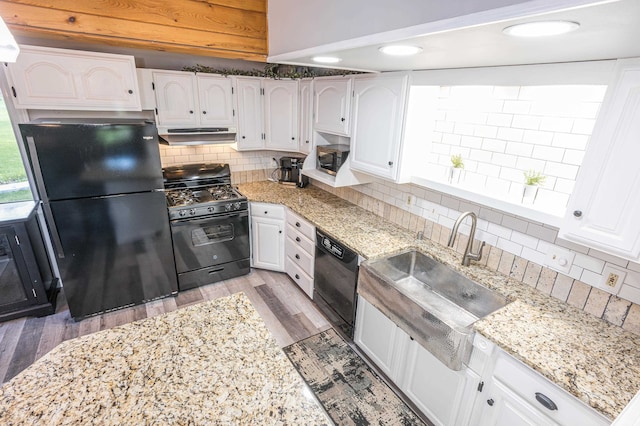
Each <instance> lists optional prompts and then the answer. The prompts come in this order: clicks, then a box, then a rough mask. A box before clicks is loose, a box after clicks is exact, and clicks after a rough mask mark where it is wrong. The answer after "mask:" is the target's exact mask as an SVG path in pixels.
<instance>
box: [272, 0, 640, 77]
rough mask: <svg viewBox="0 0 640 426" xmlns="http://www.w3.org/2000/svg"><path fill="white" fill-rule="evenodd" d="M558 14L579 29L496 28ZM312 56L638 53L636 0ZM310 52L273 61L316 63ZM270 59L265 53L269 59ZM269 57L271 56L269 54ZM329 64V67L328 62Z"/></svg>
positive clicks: (543, 57) (511, 60)
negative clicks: (524, 33)
mask: <svg viewBox="0 0 640 426" xmlns="http://www.w3.org/2000/svg"><path fill="white" fill-rule="evenodd" d="M543 19H563V20H569V21H575V22H579V23H580V28H579V29H578V30H576V31H574V32H572V33H569V34H565V35H562V36H554V37H543V38H537V39H531V38H514V37H509V36H506V35H504V34H503V33H502V29H503V28H505V27H507V26H510V25H513V24H516V23H521V22H530V21H537V20H543ZM395 43H398V44H400V43H403V44H404V43H406V44H412V45H417V46H420V47H422V48H423V51H422V52H421V53H420V54H418V55H415V56H411V57H391V56H387V55H384V54H382V53H380V52H379V51H378V48H379V47H380V46H383V45H385V44H395ZM314 50H315V51H314V52H313V56H315V55H319V54H322V55H323V56H324V55H331V56H338V57H340V58H342V61H341V62H340V63H339V64H338V65H339V68H345V69H355V70H368V71H394V70H419V69H442V68H467V67H481V66H497V65H522V64H539V63H556V62H575V61H587V60H600V59H616V58H629V57H640V0H620V1H615V2H607V3H604V4H597V5H592V6H587V7H582V8H576V9H573V10H568V11H562V12H553V13H547V14H542V15H536V16H529V17H526V18H519V19H513V20H507V21H502V22H495V23H489V24H484V25H478V26H474V27H469V28H462V29H456V30H449V31H444V32H440V33H436V34H427V35H421V36H418V37H413V38H408V39H403V40H388V43H379V42H378V43H376V44H371V45H368V46H363V47H357V48H352V49H342V50H340V49H337V50H330V48H329V49H328V50H323V49H322V48H320V49H314ZM311 56H312V55H307V56H299V57H291V56H289V57H287V58H286V60H278V61H277V62H281V63H289V64H299V65H309V66H318V64H316V63H314V62H313V61H312V60H311ZM269 59H270V60H271V58H269ZM274 59H275V58H274ZM332 67H334V66H332Z"/></svg>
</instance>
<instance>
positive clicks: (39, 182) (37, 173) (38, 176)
mask: <svg viewBox="0 0 640 426" xmlns="http://www.w3.org/2000/svg"><path fill="white" fill-rule="evenodd" d="M25 139H26V140H27V146H28V147H29V154H30V155H29V158H30V159H31V163H32V164H33V177H34V178H35V180H36V186H37V187H38V193H39V195H40V197H41V198H42V201H44V203H45V206H46V205H47V203H48V202H49V196H48V195H47V190H46V188H45V186H44V178H43V177H42V170H41V169H40V161H38V151H37V150H36V143H35V142H34V141H33V136H27V137H26V138H25ZM47 208H48V209H49V213H51V209H50V208H49V207H48V206H47ZM51 220H52V221H53V216H51ZM63 257H64V256H63Z"/></svg>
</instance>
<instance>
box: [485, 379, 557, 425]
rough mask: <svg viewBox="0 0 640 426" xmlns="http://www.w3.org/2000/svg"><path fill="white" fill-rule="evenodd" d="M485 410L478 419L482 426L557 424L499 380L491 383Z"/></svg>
mask: <svg viewBox="0 0 640 426" xmlns="http://www.w3.org/2000/svg"><path fill="white" fill-rule="evenodd" d="M487 396H488V397H489V398H488V399H487V401H486V403H485V404H486V405H485V410H484V412H483V413H482V415H481V416H480V419H478V421H479V424H480V425H481V426H546V425H548V426H552V425H557V423H555V422H553V421H551V420H550V419H549V418H547V417H545V416H544V415H542V414H541V413H540V412H539V411H538V410H536V409H534V408H533V407H531V406H530V405H529V404H527V403H526V402H525V401H523V400H522V399H521V398H520V397H519V396H518V395H516V394H515V393H513V392H512V391H511V390H510V389H509V388H507V387H506V386H505V385H503V384H502V383H501V382H500V381H499V380H494V381H493V382H492V383H491V389H490V392H488V393H487Z"/></svg>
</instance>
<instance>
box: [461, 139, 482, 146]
mask: <svg viewBox="0 0 640 426" xmlns="http://www.w3.org/2000/svg"><path fill="white" fill-rule="evenodd" d="M460 146H463V147H465V148H471V149H480V148H481V147H482V138H480V137H477V136H462V138H461V140H460Z"/></svg>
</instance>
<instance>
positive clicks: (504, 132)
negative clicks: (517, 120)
mask: <svg viewBox="0 0 640 426" xmlns="http://www.w3.org/2000/svg"><path fill="white" fill-rule="evenodd" d="M523 138H524V130H523V129H514V128H511V127H500V128H499V129H498V139H503V140H505V141H513V142H522V140H523Z"/></svg>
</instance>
